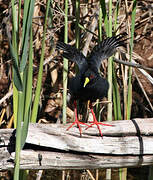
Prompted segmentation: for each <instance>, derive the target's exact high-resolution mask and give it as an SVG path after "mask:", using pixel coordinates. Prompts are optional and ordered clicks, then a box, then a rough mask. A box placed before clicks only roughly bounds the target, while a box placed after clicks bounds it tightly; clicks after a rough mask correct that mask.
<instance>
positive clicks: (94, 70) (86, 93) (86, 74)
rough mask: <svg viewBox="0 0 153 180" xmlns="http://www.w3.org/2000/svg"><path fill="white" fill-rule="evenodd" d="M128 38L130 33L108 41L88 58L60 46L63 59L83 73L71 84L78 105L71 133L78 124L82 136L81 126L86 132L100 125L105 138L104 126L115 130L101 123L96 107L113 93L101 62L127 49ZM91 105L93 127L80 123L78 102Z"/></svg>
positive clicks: (58, 48) (73, 97) (70, 87)
mask: <svg viewBox="0 0 153 180" xmlns="http://www.w3.org/2000/svg"><path fill="white" fill-rule="evenodd" d="M126 35H127V34H126V33H122V34H119V35H116V36H112V37H107V38H106V39H104V40H103V41H101V42H100V43H98V44H97V45H96V46H95V47H94V48H93V50H92V51H91V53H90V54H89V55H88V56H87V57H85V56H84V55H83V53H82V52H80V51H79V50H78V49H76V48H75V47H74V46H71V45H69V44H66V43H64V42H61V41H58V42H57V44H56V49H57V50H62V54H61V56H62V57H64V58H66V59H68V60H70V61H72V62H74V63H75V64H76V65H77V66H78V69H79V72H78V73H77V74H76V75H75V77H73V78H71V79H70V80H69V91H70V95H71V98H72V99H73V102H74V114H75V121H74V122H73V123H72V124H71V125H70V126H69V127H68V128H67V130H69V129H70V128H71V127H72V126H74V125H75V124H76V125H77V127H78V128H79V132H80V136H81V135H82V129H81V126H80V124H84V125H86V126H87V128H86V129H88V128H90V127H92V126H93V125H96V126H97V128H98V130H99V133H100V135H101V136H103V134H102V131H101V129H100V125H104V126H112V125H109V124H105V123H103V122H98V121H97V119H96V116H95V113H94V110H93V105H92V104H93V102H95V101H96V100H97V99H103V98H104V97H106V96H107V93H108V90H109V83H108V81H107V79H105V78H103V77H102V76H101V74H100V72H99V69H100V65H101V62H102V61H103V60H105V59H107V58H109V57H110V56H112V55H113V54H114V53H115V52H116V50H117V48H118V47H120V46H124V47H125V36H126ZM88 101H89V109H90V111H91V113H92V116H93V121H92V122H91V124H90V125H89V124H86V123H83V122H81V121H79V120H78V115H77V102H88Z"/></svg>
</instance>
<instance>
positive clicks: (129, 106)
mask: <svg viewBox="0 0 153 180" xmlns="http://www.w3.org/2000/svg"><path fill="white" fill-rule="evenodd" d="M136 3H137V1H136V0H134V1H133V8H132V24H131V40H130V61H131V60H132V52H133V40H134V30H135V17H136ZM128 77H129V78H128V101H127V119H130V116H131V105H132V82H131V81H132V67H130V68H129V76H128Z"/></svg>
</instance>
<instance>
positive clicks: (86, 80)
mask: <svg viewBox="0 0 153 180" xmlns="http://www.w3.org/2000/svg"><path fill="white" fill-rule="evenodd" d="M89 81H90V79H89V78H88V77H86V79H85V82H84V85H83V87H86V85H87V84H88V83H89Z"/></svg>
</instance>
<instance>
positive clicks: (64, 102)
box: [63, 0, 68, 124]
mask: <svg viewBox="0 0 153 180" xmlns="http://www.w3.org/2000/svg"><path fill="white" fill-rule="evenodd" d="M64 42H65V43H67V42H68V0H65V29H64ZM63 61H64V62H63V123H64V124H66V107H67V72H68V60H67V59H65V58H64V60H63Z"/></svg>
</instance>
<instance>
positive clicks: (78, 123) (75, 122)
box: [66, 119, 89, 136]
mask: <svg viewBox="0 0 153 180" xmlns="http://www.w3.org/2000/svg"><path fill="white" fill-rule="evenodd" d="M75 124H77V127H78V128H79V132H80V136H81V135H82V130H81V127H80V124H83V125H86V126H88V127H89V125H88V124H85V123H83V122H80V121H78V119H76V120H75V121H74V122H73V123H72V124H71V125H70V126H69V127H68V128H67V129H66V130H67V131H68V130H69V129H70V128H71V127H72V126H74V125H75Z"/></svg>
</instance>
